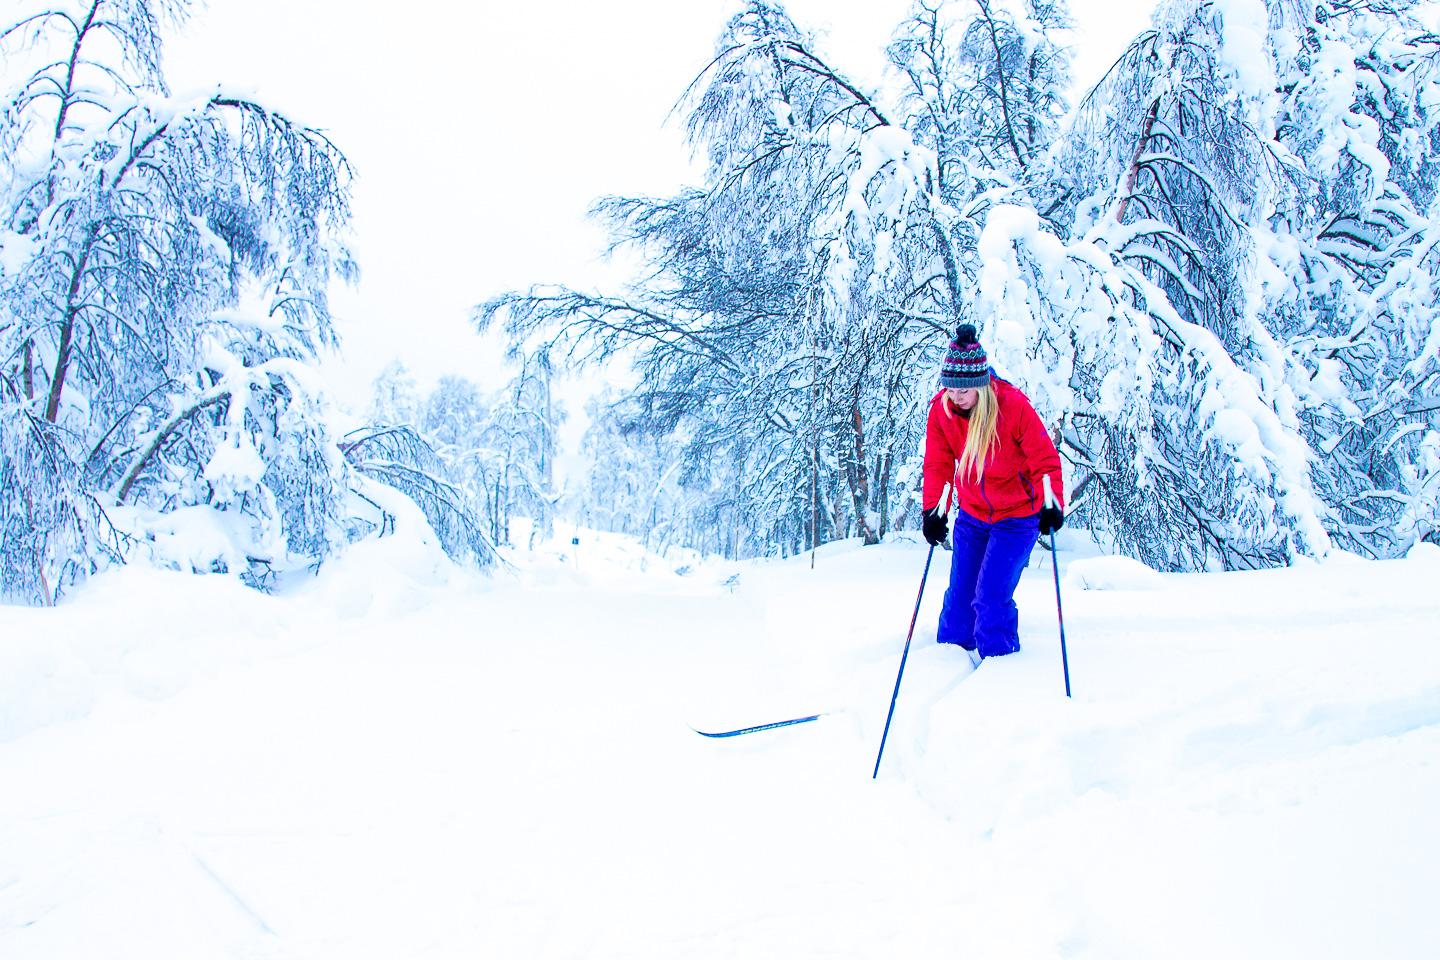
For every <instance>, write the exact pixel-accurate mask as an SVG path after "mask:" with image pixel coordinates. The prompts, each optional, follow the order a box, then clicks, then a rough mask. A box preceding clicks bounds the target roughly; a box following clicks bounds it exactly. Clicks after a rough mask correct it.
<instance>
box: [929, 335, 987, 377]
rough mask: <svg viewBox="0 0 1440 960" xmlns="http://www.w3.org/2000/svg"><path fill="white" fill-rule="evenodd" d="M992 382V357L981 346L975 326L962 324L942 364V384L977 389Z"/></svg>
mask: <svg viewBox="0 0 1440 960" xmlns="http://www.w3.org/2000/svg"><path fill="white" fill-rule="evenodd" d="M989 382H990V359H989V358H988V357H987V356H985V348H984V347H982V346H980V340H979V337H978V336H977V335H976V333H975V327H974V326H973V325H971V324H968V323H965V324H961V325H960V328H959V329H958V330H956V331H955V339H954V340H952V341H951V342H950V348H949V349H948V350H946V351H945V360H944V362H942V363H941V364H940V386H942V387H953V388H956V389H960V390H966V389H976V388H979V387H983V386H985V385H986V384H987V383H989Z"/></svg>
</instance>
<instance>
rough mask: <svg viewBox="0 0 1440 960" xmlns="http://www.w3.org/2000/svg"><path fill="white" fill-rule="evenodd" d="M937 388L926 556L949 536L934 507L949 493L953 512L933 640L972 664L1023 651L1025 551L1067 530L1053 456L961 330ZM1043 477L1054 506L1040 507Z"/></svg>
mask: <svg viewBox="0 0 1440 960" xmlns="http://www.w3.org/2000/svg"><path fill="white" fill-rule="evenodd" d="M940 387H941V389H940V392H939V393H937V394H936V395H935V398H934V399H933V400H931V401H930V414H929V418H928V420H927V422H926V427H925V467H924V481H923V483H922V485H921V497H920V501H921V504H922V506H924V507H925V509H924V515H923V516H924V523H923V526H924V533H925V539H926V541H927V542H929V543H930V545H931V546H938V545H939V544H940V543H942V542H944V540H945V535H946V533H947V532H949V531H948V526H949V525H948V523H947V522H946V519H945V515H944V512H943V511H944V509H945V507H946V506H947V505H946V504H942V503H941V502H940V497H941V493H942V491H943V490H944V488H945V485H946V484H947V483H949V484H953V485H954V490H955V498H956V500H957V501H958V503H959V506H960V509H959V510H958V511H956V512H955V530H954V535H953V536H952V538H951V542H952V545H953V547H954V551H953V556H952V559H951V562H950V585H949V587H947V588H946V590H945V601H944V604H943V606H942V607H941V609H940V625H939V628H938V631H937V635H936V639H937V640H939V642H941V643H956V644H959V645H960V646H962V647H964V648H965V649H966V650H969V651H971V652H972V657H973V656H974V655H976V654H978V656H979V657H998V656H1003V655H1004V654H1007V653H1014V652H1015V651H1017V650H1019V649H1020V631H1019V611H1018V609H1017V608H1016V606H1015V588H1016V586H1017V585H1019V583H1020V574H1021V572H1022V571H1023V570H1024V569H1025V566H1026V564H1028V563H1029V562H1030V551H1031V550H1032V549H1033V548H1034V546H1035V541H1036V539H1037V538H1038V537H1039V536H1040V535H1041V534H1047V535H1048V534H1050V533H1053V532H1054V531H1056V530H1058V529H1060V527H1061V525H1062V524H1063V523H1064V522H1065V514H1064V511H1063V509H1062V508H1063V501H1062V500H1061V499H1060V498H1061V494H1062V491H1063V490H1064V486H1063V484H1062V483H1061V475H1060V455H1059V453H1058V452H1057V451H1056V450H1055V444H1054V443H1053V442H1052V441H1051V439H1050V435H1049V433H1048V432H1046V430H1045V425H1044V424H1043V423H1041V422H1040V417H1039V415H1038V414H1036V413H1035V408H1034V407H1032V406H1031V405H1030V401H1029V400H1028V399H1026V397H1025V395H1024V394H1023V393H1021V392H1020V391H1019V390H1018V389H1016V388H1015V387H1013V386H1011V385H1010V384H1009V383H1007V382H1006V381H1004V380H1001V379H1000V378H999V377H996V376H994V373H993V371H992V370H991V369H990V362H989V360H988V359H987V358H986V356H985V349H984V348H983V347H982V346H980V342H979V339H978V338H977V337H976V334H975V328H974V327H973V326H971V325H970V324H968V323H967V324H963V325H962V326H961V327H960V328H959V329H958V330H956V331H955V340H954V341H953V342H952V343H951V344H950V348H949V350H947V351H946V353H945V362H944V363H943V364H942V365H941V367H940ZM1046 477H1048V478H1049V480H1050V485H1051V488H1052V489H1053V490H1054V494H1055V497H1054V502H1055V505H1054V506H1047V505H1046V503H1045V492H1044V479H1045V478H1046Z"/></svg>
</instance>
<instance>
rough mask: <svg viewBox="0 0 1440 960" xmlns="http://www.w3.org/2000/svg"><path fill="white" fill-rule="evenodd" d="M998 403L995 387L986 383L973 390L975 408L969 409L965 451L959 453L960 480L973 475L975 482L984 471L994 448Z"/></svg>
mask: <svg viewBox="0 0 1440 960" xmlns="http://www.w3.org/2000/svg"><path fill="white" fill-rule="evenodd" d="M999 411H1000V402H999V400H998V399H997V398H996V396H995V387H994V386H993V385H992V384H989V383H986V384H985V386H983V387H976V388H975V406H974V407H972V408H971V409H970V429H969V431H968V432H967V433H966V434H965V449H964V450H962V451H960V479H961V481H964V479H965V478H966V475H967V474H974V476H975V482H976V483H979V482H980V475H981V474H982V473H983V472H984V471H985V461H986V460H989V459H990V450H991V448H992V447H994V446H995V425H996V421H997V420H998V419H999V416H998V414H999Z"/></svg>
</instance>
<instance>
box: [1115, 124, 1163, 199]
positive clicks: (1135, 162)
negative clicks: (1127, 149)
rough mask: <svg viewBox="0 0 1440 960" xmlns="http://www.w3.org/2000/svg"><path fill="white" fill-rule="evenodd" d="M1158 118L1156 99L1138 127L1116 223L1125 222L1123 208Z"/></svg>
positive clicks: (1132, 187) (1133, 186) (1128, 197)
mask: <svg viewBox="0 0 1440 960" xmlns="http://www.w3.org/2000/svg"><path fill="white" fill-rule="evenodd" d="M1159 116H1160V98H1159V97H1156V98H1155V100H1154V102H1152V103H1151V104H1150V109H1149V110H1148V111H1147V112H1146V114H1145V122H1144V124H1142V125H1141V127H1140V139H1139V140H1137V141H1136V142H1135V153H1134V154H1133V155H1132V156H1131V158H1130V169H1129V170H1127V171H1126V172H1125V186H1124V188H1123V193H1122V194H1121V196H1120V203H1119V204H1118V205H1117V206H1116V207H1115V222H1116V223H1124V222H1125V208H1126V207H1128V206H1129V205H1130V194H1131V193H1132V192H1133V191H1134V189H1135V180H1136V179H1137V178H1138V177H1139V176H1140V158H1141V157H1143V156H1145V148H1146V145H1147V144H1149V143H1150V134H1151V132H1152V131H1153V130H1154V129H1155V120H1156V119H1157V118H1158V117H1159Z"/></svg>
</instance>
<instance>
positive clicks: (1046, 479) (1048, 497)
mask: <svg viewBox="0 0 1440 960" xmlns="http://www.w3.org/2000/svg"><path fill="white" fill-rule="evenodd" d="M1040 483H1041V484H1042V485H1043V486H1044V487H1045V506H1047V507H1053V506H1055V491H1054V490H1052V489H1051V488H1050V474H1048V473H1047V474H1045V475H1044V476H1043V477H1041V478H1040Z"/></svg>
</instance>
